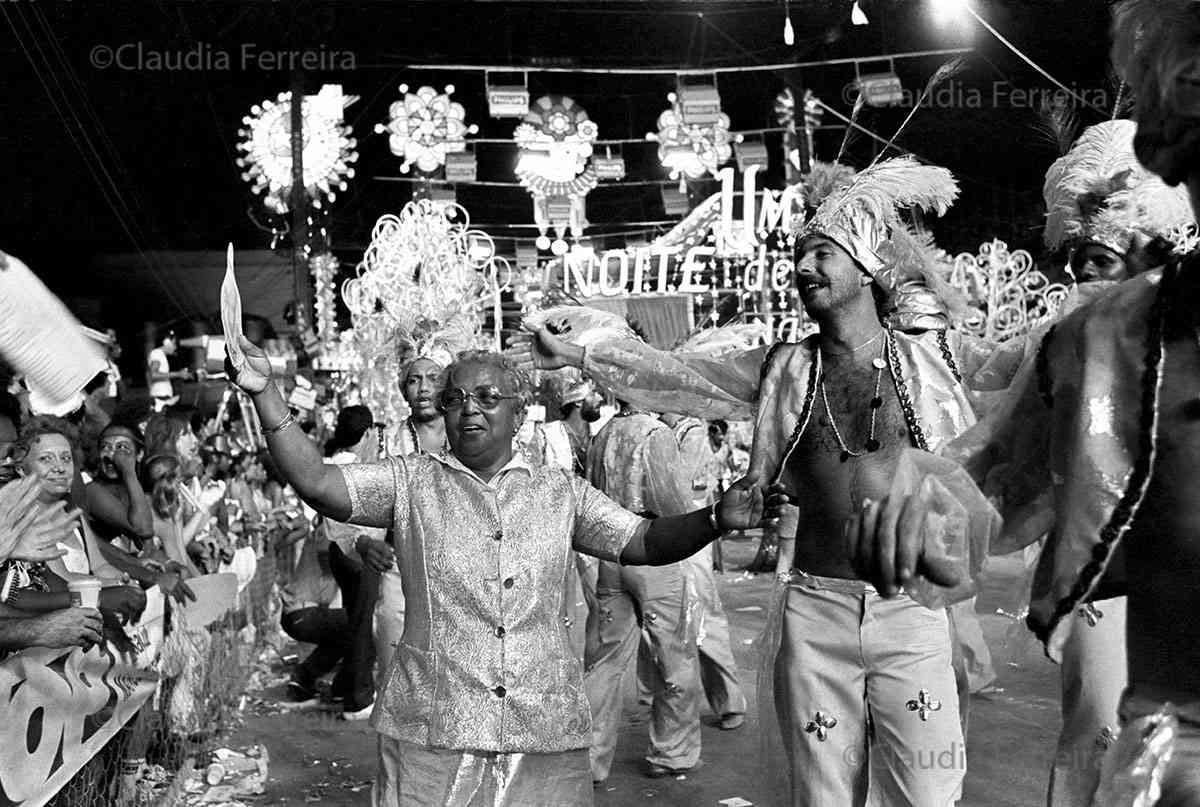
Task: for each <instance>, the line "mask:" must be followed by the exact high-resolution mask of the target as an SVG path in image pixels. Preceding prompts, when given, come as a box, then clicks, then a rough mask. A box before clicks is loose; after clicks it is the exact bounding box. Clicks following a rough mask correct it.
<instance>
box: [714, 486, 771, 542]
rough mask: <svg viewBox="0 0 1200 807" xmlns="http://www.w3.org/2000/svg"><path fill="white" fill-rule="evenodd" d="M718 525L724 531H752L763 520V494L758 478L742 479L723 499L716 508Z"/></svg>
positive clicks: (726, 492)
mask: <svg viewBox="0 0 1200 807" xmlns="http://www.w3.org/2000/svg"><path fill="white" fill-rule="evenodd" d="M716 514H717V524H719V525H720V527H721V529H723V530H751V529H754V528H755V527H757V526H759V525H760V524H761V523H762V520H763V492H762V488H760V487H759V486H758V476H757V475H756V474H749V475H747V476H744V477H742V478H741V479H739V480H738V481H737V482H734V483H733V486H732V487H731V488H729V490H727V491H725V495H724V496H722V497H721V501H720V502H718V503H717V507H716Z"/></svg>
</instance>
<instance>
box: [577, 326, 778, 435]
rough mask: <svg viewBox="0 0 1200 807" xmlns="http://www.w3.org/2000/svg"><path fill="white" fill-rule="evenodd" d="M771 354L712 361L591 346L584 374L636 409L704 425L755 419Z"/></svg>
mask: <svg viewBox="0 0 1200 807" xmlns="http://www.w3.org/2000/svg"><path fill="white" fill-rule="evenodd" d="M768 350H769V348H767V347H758V348H753V349H751V350H747V351H742V352H737V353H731V354H729V355H727V356H725V357H723V358H722V359H720V360H713V359H702V358H698V357H693V356H679V355H676V354H674V353H670V352H667V351H664V350H658V349H656V348H653V347H651V346H650V345H647V344H646V343H644V342H641V341H639V340H637V339H620V340H616V341H612V342H608V343H603V344H597V345H592V346H590V347H588V348H587V350H586V351H585V354H584V361H583V370H584V372H585V373H587V374H588V375H590V376H591V377H592V378H593V379H595V380H596V382H597V383H599V384H601V385H602V386H604V387H607V388H608V389H610V390H612V391H613V392H614V393H616V394H617V396H618V397H620V398H621V399H622V400H625V401H628V402H629V403H631V404H633V405H634V406H640V407H643V408H646V409H650V410H653V411H655V412H678V413H680V414H684V415H690V416H692V417H698V418H701V419H704V420H717V419H724V420H750V419H752V418H753V414H754V404H755V402H756V398H757V395H758V381H759V375H760V373H761V371H762V365H763V361H765V360H766V357H767V351H768Z"/></svg>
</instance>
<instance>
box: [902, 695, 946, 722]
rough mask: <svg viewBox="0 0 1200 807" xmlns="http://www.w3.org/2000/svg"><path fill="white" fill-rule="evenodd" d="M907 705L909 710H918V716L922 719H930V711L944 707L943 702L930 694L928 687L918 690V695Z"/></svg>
mask: <svg viewBox="0 0 1200 807" xmlns="http://www.w3.org/2000/svg"><path fill="white" fill-rule="evenodd" d="M906 705H907V706H908V711H910V712H916V713H917V717H919V718H921V719H922V720H928V719H929V713H930V712H937V711H939V710H941V708H942V702H941V701H939V700H935V699H934V698H932V697H931V696H930V695H929V690H928V689H922V690H920V691H919V692H917V697H916V698H914V699H912V700H910V701H909V702H908V703H907V704H906Z"/></svg>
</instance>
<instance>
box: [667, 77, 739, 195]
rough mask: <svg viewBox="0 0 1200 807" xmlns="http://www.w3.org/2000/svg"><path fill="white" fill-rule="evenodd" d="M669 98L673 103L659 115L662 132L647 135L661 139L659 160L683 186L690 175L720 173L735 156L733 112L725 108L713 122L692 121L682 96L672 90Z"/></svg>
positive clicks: (693, 177)
mask: <svg viewBox="0 0 1200 807" xmlns="http://www.w3.org/2000/svg"><path fill="white" fill-rule="evenodd" d="M667 98H668V99H669V100H670V101H671V107H670V108H669V109H666V110H663V113H662V114H661V115H659V116H658V132H657V133H655V132H651V133H649V134H647V135H646V139H647V140H650V141H653V142H657V143H658V159H659V162H661V163H662V165H663V167H664V168H666V169H667V170H668V171H669V172H670V176H671V179H678V180H679V184H680V187H681V188H683V187H684V186H685V183H686V181H687V180H688V179H699V178H700V177H702V176H704V175H705V174H713V175H716V173H717V171H718V170H719V169H720V167H721V165H722V164H724V163H725V162H727V161H728V160H729V158H730V157H732V156H733V136H732V135H731V134H730V133H729V116H728V115H726V114H725V113H724V112H722V113H721V114H720V115H718V116H717V119H716V121H715V122H714V123H712V124H709V125H697V124H694V123H693V124H688V123H685V122H684V116H683V112H682V110H681V109H680V108H679V103H678V96H676V94H675V93H671V94H670V95H668V96H667Z"/></svg>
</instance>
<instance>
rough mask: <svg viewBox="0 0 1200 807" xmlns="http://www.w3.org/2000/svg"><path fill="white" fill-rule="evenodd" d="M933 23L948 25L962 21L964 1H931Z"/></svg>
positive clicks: (965, 8) (964, 8) (964, 9)
mask: <svg viewBox="0 0 1200 807" xmlns="http://www.w3.org/2000/svg"><path fill="white" fill-rule="evenodd" d="M932 7H933V21H934V22H935V23H937V24H938V25H949V24H954V23H960V22H962V21H963V19H964V17H965V14H966V11H967V4H966V2H965V0H933V2H932Z"/></svg>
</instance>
